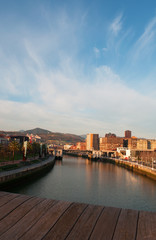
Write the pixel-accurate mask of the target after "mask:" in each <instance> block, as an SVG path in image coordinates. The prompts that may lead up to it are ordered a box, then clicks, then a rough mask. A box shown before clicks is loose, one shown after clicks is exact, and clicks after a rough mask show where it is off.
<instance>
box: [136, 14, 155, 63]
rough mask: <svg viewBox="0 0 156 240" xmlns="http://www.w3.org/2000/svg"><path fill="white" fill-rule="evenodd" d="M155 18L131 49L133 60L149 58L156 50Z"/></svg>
mask: <svg viewBox="0 0 156 240" xmlns="http://www.w3.org/2000/svg"><path fill="white" fill-rule="evenodd" d="M155 41H156V17H154V18H153V19H152V20H151V21H150V22H149V24H148V25H147V27H146V28H145V30H144V32H143V34H142V35H141V36H140V37H139V39H138V40H137V42H136V43H135V45H134V48H133V58H134V59H138V58H139V57H143V56H149V55H150V54H152V53H153V51H154V50H155V48H156V45H155Z"/></svg>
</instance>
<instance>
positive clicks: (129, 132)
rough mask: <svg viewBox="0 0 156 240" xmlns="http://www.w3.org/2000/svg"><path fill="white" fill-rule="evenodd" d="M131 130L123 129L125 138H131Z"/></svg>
mask: <svg viewBox="0 0 156 240" xmlns="http://www.w3.org/2000/svg"><path fill="white" fill-rule="evenodd" d="M131 136H132V132H131V131H130V130H126V131H125V138H131Z"/></svg>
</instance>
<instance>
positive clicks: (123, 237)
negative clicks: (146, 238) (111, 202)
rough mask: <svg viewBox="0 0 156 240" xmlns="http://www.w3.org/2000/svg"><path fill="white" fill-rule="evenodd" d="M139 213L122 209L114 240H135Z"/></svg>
mask: <svg viewBox="0 0 156 240" xmlns="http://www.w3.org/2000/svg"><path fill="white" fill-rule="evenodd" d="M137 221H138V211H135V210H129V209H122V211H121V214H120V216H119V220H118V223H117V226H116V229H115V233H114V237H113V240H133V239H135V236H136V230H137Z"/></svg>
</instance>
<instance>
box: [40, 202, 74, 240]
mask: <svg viewBox="0 0 156 240" xmlns="http://www.w3.org/2000/svg"><path fill="white" fill-rule="evenodd" d="M73 204H74V203H73V202H72V203H71V204H70V205H69V206H68V207H67V209H65V210H64V212H63V213H62V214H61V216H60V217H59V218H58V219H57V220H56V222H55V223H54V225H53V226H52V227H51V228H50V229H49V230H48V232H47V233H46V234H45V235H44V236H43V237H42V238H41V240H42V239H44V238H45V237H46V235H47V234H48V233H49V232H50V231H51V229H52V228H53V227H54V226H55V225H56V223H57V222H58V221H59V219H60V218H61V217H62V216H63V215H64V214H65V212H66V211H67V210H68V209H69V208H70V207H71V206H72V205H73Z"/></svg>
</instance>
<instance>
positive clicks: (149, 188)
mask: <svg viewBox="0 0 156 240" xmlns="http://www.w3.org/2000/svg"><path fill="white" fill-rule="evenodd" d="M12 191H14V192H19V193H24V194H30V195H37V196H41V197H47V198H53V199H58V200H59V199H60V200H67V201H76V202H86V203H92V204H99V205H105V206H114V207H122V208H131V209H138V210H150V211H156V204H155V203H156V182H155V181H153V180H151V179H148V178H147V177H144V176H142V175H138V174H136V173H134V172H131V171H129V170H127V169H124V168H122V167H119V166H116V165H113V164H109V163H101V162H91V161H90V160H87V159H82V158H75V157H68V156H64V158H63V161H57V162H56V164H55V166H54V168H53V169H52V170H51V172H49V173H48V174H46V175H45V176H44V177H42V178H40V179H38V180H36V181H33V182H31V183H28V184H27V185H25V186H24V187H20V188H14V189H12Z"/></svg>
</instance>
